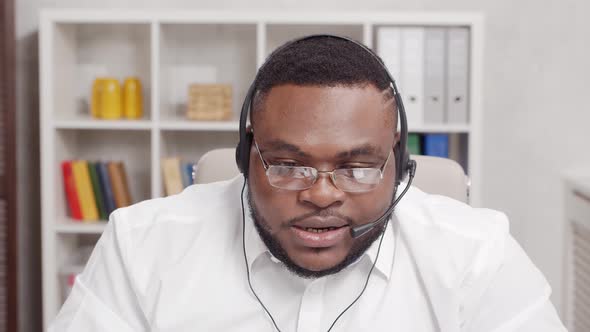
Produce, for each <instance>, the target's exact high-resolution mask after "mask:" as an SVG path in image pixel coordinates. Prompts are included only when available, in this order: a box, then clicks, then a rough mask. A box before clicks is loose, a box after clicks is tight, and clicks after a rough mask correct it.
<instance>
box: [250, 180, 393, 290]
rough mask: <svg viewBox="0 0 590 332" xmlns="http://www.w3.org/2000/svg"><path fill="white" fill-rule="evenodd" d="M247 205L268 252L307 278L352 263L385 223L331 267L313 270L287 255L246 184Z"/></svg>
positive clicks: (360, 239) (370, 243)
mask: <svg viewBox="0 0 590 332" xmlns="http://www.w3.org/2000/svg"><path fill="white" fill-rule="evenodd" d="M393 199H395V191H394V194H393V198H392V201H393ZM248 206H249V207H250V216H251V217H252V220H253V221H254V226H255V228H256V231H257V232H258V234H259V235H260V238H261V239H262V241H263V242H264V244H265V245H266V247H267V248H268V250H269V251H270V253H271V254H272V255H273V256H274V257H275V258H276V259H278V260H280V261H281V262H282V263H283V264H284V265H285V267H287V269H288V270H289V271H291V272H292V273H294V274H296V275H298V276H299V277H302V278H307V279H315V278H321V277H324V276H327V275H330V274H334V273H337V272H340V271H342V270H343V269H344V268H346V267H347V266H349V265H350V264H352V263H354V262H355V261H356V260H357V259H359V257H361V256H362V255H363V254H364V253H365V252H366V251H367V250H368V249H369V248H370V247H371V245H372V244H373V242H375V241H376V240H377V239H378V238H379V237H380V236H381V234H383V232H384V231H385V227H386V225H387V222H385V223H381V224H379V225H377V226H376V227H375V228H374V229H373V230H371V231H369V232H368V233H367V234H365V235H363V236H362V237H360V238H358V239H356V240H355V241H353V244H352V247H351V249H350V251H349V252H348V254H347V255H346V257H345V258H344V259H343V260H342V261H341V262H339V263H338V264H336V265H334V266H333V267H330V268H328V269H324V270H319V271H314V270H309V269H306V268H305V267H302V266H300V265H297V264H296V263H295V262H294V261H293V260H292V259H291V258H290V257H289V255H288V253H287V251H286V250H285V249H284V248H283V246H282V245H281V243H280V242H279V240H278V239H277V237H276V236H274V235H273V234H272V233H271V228H270V224H269V223H268V222H267V220H266V219H264V217H263V216H262V215H261V214H260V211H259V210H258V208H257V206H256V203H255V202H254V201H253V199H252V193H251V191H250V187H249V186H248ZM320 211H321V210H319V211H318V214H320ZM389 217H390V216H387V219H389ZM287 224H288V222H287ZM350 227H352V225H350Z"/></svg>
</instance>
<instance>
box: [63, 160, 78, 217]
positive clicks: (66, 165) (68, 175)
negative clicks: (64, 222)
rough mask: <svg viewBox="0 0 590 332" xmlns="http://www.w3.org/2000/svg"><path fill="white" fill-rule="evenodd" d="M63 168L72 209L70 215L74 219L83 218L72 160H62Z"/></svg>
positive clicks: (68, 200) (67, 198) (69, 205)
mask: <svg viewBox="0 0 590 332" xmlns="http://www.w3.org/2000/svg"><path fill="white" fill-rule="evenodd" d="M61 170H62V173H63V180H64V190H65V193H66V201H67V203H68V204H67V205H68V209H69V211H70V213H69V215H70V217H71V218H72V219H74V220H82V210H81V208H80V201H79V199H78V192H77V190H76V182H75V180H74V175H73V174H72V162H71V161H70V160H65V161H62V163H61Z"/></svg>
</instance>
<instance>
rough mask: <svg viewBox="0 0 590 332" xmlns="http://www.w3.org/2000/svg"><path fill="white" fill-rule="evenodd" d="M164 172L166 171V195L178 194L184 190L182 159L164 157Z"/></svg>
mask: <svg viewBox="0 0 590 332" xmlns="http://www.w3.org/2000/svg"><path fill="white" fill-rule="evenodd" d="M162 172H163V173H164V187H165V189H166V195H167V196H169V195H174V194H178V193H180V192H181V191H182V189H183V186H182V176H181V175H180V159H178V158H176V157H173V158H164V159H163V160H162Z"/></svg>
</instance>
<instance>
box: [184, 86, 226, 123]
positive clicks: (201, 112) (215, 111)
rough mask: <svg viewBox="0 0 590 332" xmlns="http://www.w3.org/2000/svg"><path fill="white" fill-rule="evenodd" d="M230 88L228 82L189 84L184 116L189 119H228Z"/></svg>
mask: <svg viewBox="0 0 590 332" xmlns="http://www.w3.org/2000/svg"><path fill="white" fill-rule="evenodd" d="M231 115H232V88H231V85H229V84H191V85H190V86H189V88H188V102H187V110H186V117H187V118H188V119H189V120H202V121H214V120H218V121H219V120H230V119H231Z"/></svg>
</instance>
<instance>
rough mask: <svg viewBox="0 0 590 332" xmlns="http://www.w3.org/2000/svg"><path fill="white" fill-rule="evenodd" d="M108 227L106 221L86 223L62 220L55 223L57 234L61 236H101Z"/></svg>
mask: <svg viewBox="0 0 590 332" xmlns="http://www.w3.org/2000/svg"><path fill="white" fill-rule="evenodd" d="M106 225H107V224H106V221H97V222H91V223H90V222H89V223H85V222H80V221H74V220H73V219H69V218H62V219H61V220H59V221H57V222H56V223H55V232H56V233H60V234H101V233H102V232H103V231H104V228H105V227H106Z"/></svg>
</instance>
